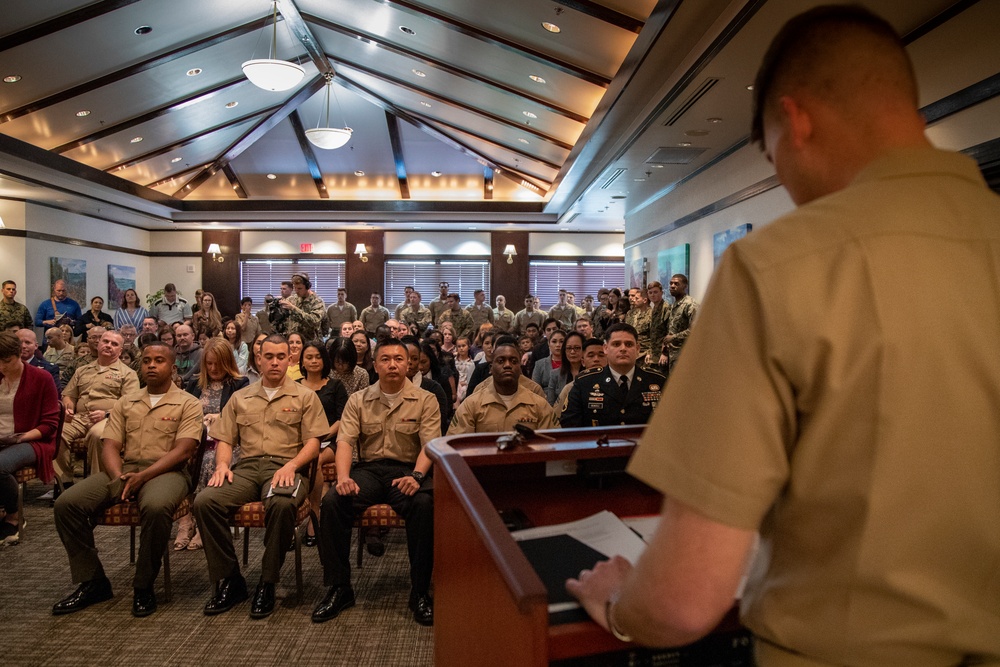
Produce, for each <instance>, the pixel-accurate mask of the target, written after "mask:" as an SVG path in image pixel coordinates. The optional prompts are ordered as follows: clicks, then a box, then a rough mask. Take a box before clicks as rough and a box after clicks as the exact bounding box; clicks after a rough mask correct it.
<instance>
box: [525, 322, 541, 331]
mask: <svg viewBox="0 0 1000 667" xmlns="http://www.w3.org/2000/svg"><path fill="white" fill-rule="evenodd" d="M528 329H534V330H535V331H538V325H537V324H535V323H534V322H528V323H527V324H525V325H524V330H525V331H527V330H528Z"/></svg>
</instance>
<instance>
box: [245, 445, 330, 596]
mask: <svg viewBox="0 0 1000 667" xmlns="http://www.w3.org/2000/svg"><path fill="white" fill-rule="evenodd" d="M299 473H300V474H301V475H302V479H303V480H304V481H305V483H306V484H309V485H311V483H312V482H311V480H312V479H313V475H314V474H315V473H316V461H315V460H313V461H312V463H310V464H309V466H308V467H307V469H306V470H304V471H303V470H301V469H300V471H299ZM306 519H309V520H310V521H314V522H315V521H316V513H315V512H314V511H313V508H312V505H311V504H310V503H309V494H308V493H306V497H305V499H304V500H303V501H302V504H301V505H299V508H298V510H297V511H296V513H295V540H294V546H295V588H296V592H297V593H298V597H299V600H302V599H303V594H302V591H303V586H302V537H303V535H304V532H303V531H305V527H304V524H303V522H304V521H305V520H306ZM317 524H318V522H317ZM229 525H230V526H233V527H234V528H237V529H239V528H242V529H243V566H244V567H246V565H247V562H248V561H249V559H250V529H251V528H263V527H264V503H263V501H259V500H258V501H255V502H252V503H246V504H244V505H242V506H240V507H239V508H238V509H237V510H236V511H235V512H234V513H233V515H232V517H230V519H229Z"/></svg>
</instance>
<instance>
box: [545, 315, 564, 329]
mask: <svg viewBox="0 0 1000 667" xmlns="http://www.w3.org/2000/svg"><path fill="white" fill-rule="evenodd" d="M550 324H554V325H556V329H562V322H560V321H559V320H557V319H556V318H554V317H546V318H545V321H544V322H542V330H544V329H545V328H546V327H548V326H549V325H550Z"/></svg>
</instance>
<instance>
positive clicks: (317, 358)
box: [299, 340, 347, 547]
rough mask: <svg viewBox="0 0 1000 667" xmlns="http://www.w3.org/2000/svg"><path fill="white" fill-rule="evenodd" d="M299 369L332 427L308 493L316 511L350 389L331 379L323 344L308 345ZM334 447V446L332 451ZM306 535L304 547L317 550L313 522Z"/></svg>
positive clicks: (304, 350) (332, 456) (303, 384)
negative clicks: (324, 467)
mask: <svg viewBox="0 0 1000 667" xmlns="http://www.w3.org/2000/svg"><path fill="white" fill-rule="evenodd" d="M300 366H301V367H302V379H301V380H299V382H300V383H301V384H302V386H304V387H308V388H309V389H312V390H313V391H314V392H316V395H317V396H319V400H320V403H322V404H323V412H325V413H326V420H327V421H328V422H329V423H330V431H329V432H328V433H327V434H326V437H324V438H321V442H320V450H319V462H318V464H317V466H316V475H315V477H313V480H312V489H311V491H310V492H309V502H311V503H313V507H319V506H320V502H322V500H323V466H324V465H326V464H327V463H333V460H334V453H335V452H336V451H337V447H336V445H337V432H338V431H339V430H340V416H341V415H342V414H343V413H344V406H345V405H347V389H345V388H344V383H343V382H341V381H340V380H338V379H337V378H335V377H331V376H330V370H331V364H330V355H329V354H327V351H326V346H325V345H323V341H320V340H313V341H310V342H308V343H306V345H305V347H303V348H302V361H301V362H300ZM331 444H333V445H334V446H333V447H331V446H330V445H331ZM306 533H307V534H306V537H305V539H303V540H302V544H304V545H306V546H307V547H313V546H316V527H315V526H314V525H313V524H312V522H311V521H310V522H309V525H308V526H307V527H306Z"/></svg>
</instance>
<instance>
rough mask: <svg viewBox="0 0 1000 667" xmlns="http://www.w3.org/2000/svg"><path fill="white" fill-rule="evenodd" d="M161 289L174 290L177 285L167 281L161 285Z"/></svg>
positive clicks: (165, 290)
mask: <svg viewBox="0 0 1000 667" xmlns="http://www.w3.org/2000/svg"><path fill="white" fill-rule="evenodd" d="M163 291H164V292H176V291H177V285H175V284H173V283H167V284H166V285H164V286H163Z"/></svg>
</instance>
